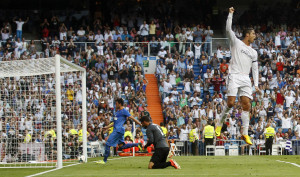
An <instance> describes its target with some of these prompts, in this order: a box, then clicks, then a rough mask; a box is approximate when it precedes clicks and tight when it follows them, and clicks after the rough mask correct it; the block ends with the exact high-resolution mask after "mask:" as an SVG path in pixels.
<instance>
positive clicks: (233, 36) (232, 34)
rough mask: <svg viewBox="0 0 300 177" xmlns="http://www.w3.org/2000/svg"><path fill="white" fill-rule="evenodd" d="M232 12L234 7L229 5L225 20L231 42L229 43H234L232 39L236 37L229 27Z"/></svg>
mask: <svg viewBox="0 0 300 177" xmlns="http://www.w3.org/2000/svg"><path fill="white" fill-rule="evenodd" d="M233 12H234V8H233V7H230V8H229V14H228V17H227V21H226V32H227V35H228V38H229V40H230V42H231V45H232V44H234V41H235V40H236V39H237V37H236V36H235V34H234V32H233V31H232V29H231V26H232V16H233Z"/></svg>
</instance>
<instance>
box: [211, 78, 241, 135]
mask: <svg viewBox="0 0 300 177" xmlns="http://www.w3.org/2000/svg"><path fill="white" fill-rule="evenodd" d="M226 87H227V96H228V97H227V104H225V105H224V107H223V110H222V113H221V116H220V120H218V123H217V126H218V127H217V128H218V129H220V128H219V127H220V126H222V125H223V122H224V120H225V118H226V117H227V116H228V113H229V111H230V109H231V108H232V107H233V106H234V103H235V98H236V95H237V93H238V89H239V85H237V83H236V82H235V78H234V76H233V75H229V76H228V77H227V80H226ZM221 128H222V127H221ZM220 131H221V130H220ZM217 133H220V132H217V130H216V134H217Z"/></svg>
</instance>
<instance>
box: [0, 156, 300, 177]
mask: <svg viewBox="0 0 300 177" xmlns="http://www.w3.org/2000/svg"><path fill="white" fill-rule="evenodd" d="M100 159H102V158H90V159H89V162H88V163H85V164H79V165H74V166H70V167H65V168H63V169H59V170H55V171H52V172H48V173H45V174H41V175H39V176H46V177H47V176H52V177H63V176H70V177H84V176H97V177H99V176H101V177H102V176H142V177H145V176H184V177H188V176H282V177H285V176H295V177H296V176H300V156H235V157H233V156H223V157H220V156H219V157H216V156H209V157H206V156H194V157H192V156H190V157H186V156H177V157H174V159H175V160H176V161H177V162H178V163H179V164H180V166H181V168H182V169H180V170H176V169H174V168H173V167H168V168H166V169H155V170H154V169H152V170H149V169H147V166H148V162H149V159H150V157H128V158H120V157H115V158H110V160H109V161H108V163H107V164H106V165H99V164H96V163H95V162H94V161H98V160H100ZM286 162H289V163H286ZM291 163H293V164H291ZM48 170H49V169H0V176H1V177H21V176H30V175H34V174H37V173H40V172H43V171H48Z"/></svg>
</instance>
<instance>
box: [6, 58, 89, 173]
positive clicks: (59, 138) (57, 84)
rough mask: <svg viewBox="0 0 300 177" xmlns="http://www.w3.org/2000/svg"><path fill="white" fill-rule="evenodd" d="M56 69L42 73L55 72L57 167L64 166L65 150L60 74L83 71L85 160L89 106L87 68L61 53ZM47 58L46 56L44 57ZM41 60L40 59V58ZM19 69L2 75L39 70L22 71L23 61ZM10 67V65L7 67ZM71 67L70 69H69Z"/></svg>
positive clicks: (15, 75) (27, 74)
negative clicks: (67, 58) (65, 57)
mask: <svg viewBox="0 0 300 177" xmlns="http://www.w3.org/2000/svg"><path fill="white" fill-rule="evenodd" d="M51 58H52V59H53V58H55V63H53V64H54V66H55V71H54V70H53V69H52V70H51V69H49V70H47V72H45V73H40V74H41V75H42V74H55V96H56V106H55V107H56V131H57V134H56V135H57V136H56V137H57V140H56V141H57V159H56V160H57V162H56V168H57V169H60V168H63V160H62V158H63V154H62V153H63V151H62V120H61V85H60V84H61V79H60V74H61V73H64V72H76V71H77V72H80V73H81V84H82V87H81V90H82V148H83V154H82V155H84V156H85V157H86V158H85V162H87V110H86V109H87V108H86V70H85V68H83V67H80V66H78V65H76V64H74V63H71V62H70V61H68V60H66V59H64V58H63V57H61V56H60V55H58V54H57V55H55V57H51ZM43 59H46V58H43ZM38 60H39V59H38ZM61 64H64V67H65V68H63V70H61ZM66 65H67V67H68V68H66ZM16 67H17V69H20V70H21V71H20V70H19V71H18V72H14V73H13V74H11V75H10V74H7V73H4V72H3V73H1V71H0V77H17V76H37V75H39V73H38V72H33V73H29V72H26V71H22V63H21V64H20V65H17V66H16ZM7 69H9V67H8V68H7ZM68 69H70V70H68ZM0 168H43V166H27V167H17V166H16V167H0Z"/></svg>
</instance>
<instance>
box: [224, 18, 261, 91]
mask: <svg viewBox="0 0 300 177" xmlns="http://www.w3.org/2000/svg"><path fill="white" fill-rule="evenodd" d="M232 15H233V14H232V13H229V15H228V18H227V22H226V32H227V34H228V37H229V40H230V49H231V56H232V58H231V60H230V64H229V74H243V75H249V73H250V69H251V67H252V76H253V80H254V85H255V86H258V63H257V52H256V51H255V50H254V49H253V48H252V47H251V46H247V45H246V44H245V43H244V42H243V41H241V40H239V39H238V38H237V37H236V36H235V34H234V32H233V31H232V29H231V25H232Z"/></svg>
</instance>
